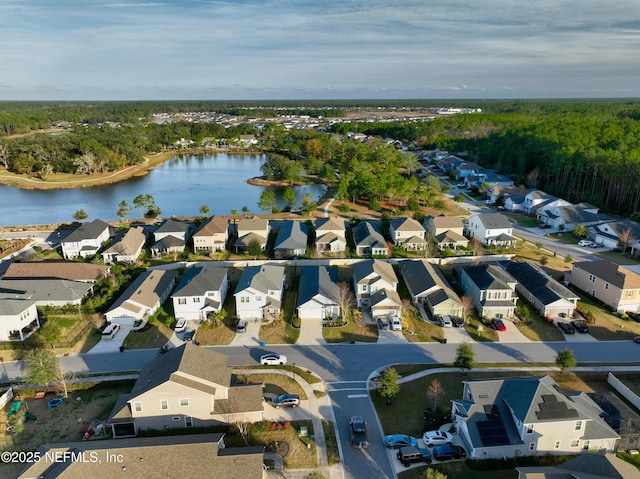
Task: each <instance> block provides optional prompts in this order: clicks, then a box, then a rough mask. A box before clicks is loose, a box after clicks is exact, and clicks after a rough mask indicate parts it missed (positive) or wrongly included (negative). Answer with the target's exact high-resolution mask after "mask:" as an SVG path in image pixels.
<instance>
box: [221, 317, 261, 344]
mask: <svg viewBox="0 0 640 479" xmlns="http://www.w3.org/2000/svg"><path fill="white" fill-rule="evenodd" d="M241 321H246V322H247V330H246V331H245V332H244V333H236V336H235V338H233V339H232V340H231V342H230V343H229V346H257V345H259V344H260V324H261V323H262V320H261V319H257V318H256V319H245V320H241Z"/></svg>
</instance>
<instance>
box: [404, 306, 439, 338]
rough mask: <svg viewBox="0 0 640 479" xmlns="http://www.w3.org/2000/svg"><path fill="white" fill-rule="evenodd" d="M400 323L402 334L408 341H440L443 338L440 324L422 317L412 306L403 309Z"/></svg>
mask: <svg viewBox="0 0 640 479" xmlns="http://www.w3.org/2000/svg"><path fill="white" fill-rule="evenodd" d="M402 323H403V328H402V334H403V335H404V337H405V338H406V339H407V341H409V342H412V343H413V342H420V343H425V342H433V341H438V342H440V341H442V340H443V339H444V330H443V329H442V328H441V327H440V326H438V325H435V324H432V323H429V322H427V321H425V320H424V319H422V316H420V313H419V312H418V310H416V309H415V307H414V306H411V309H410V310H406V309H405V312H404V314H403V315H402Z"/></svg>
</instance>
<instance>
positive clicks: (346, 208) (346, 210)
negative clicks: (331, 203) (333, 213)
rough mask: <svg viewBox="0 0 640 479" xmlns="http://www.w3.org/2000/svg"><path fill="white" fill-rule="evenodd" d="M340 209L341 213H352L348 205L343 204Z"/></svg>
mask: <svg viewBox="0 0 640 479" xmlns="http://www.w3.org/2000/svg"><path fill="white" fill-rule="evenodd" d="M338 209H339V210H340V212H341V213H348V212H349V211H351V208H350V207H349V205H348V204H346V203H342V204H341V205H340V208H338Z"/></svg>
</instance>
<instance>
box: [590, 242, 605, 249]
mask: <svg viewBox="0 0 640 479" xmlns="http://www.w3.org/2000/svg"><path fill="white" fill-rule="evenodd" d="M600 246H602V245H601V244H598V243H596V242H595V241H592V242H591V244H590V245H589V248H599V247H600Z"/></svg>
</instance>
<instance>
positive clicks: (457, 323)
mask: <svg viewBox="0 0 640 479" xmlns="http://www.w3.org/2000/svg"><path fill="white" fill-rule="evenodd" d="M451 322H452V323H453V327H454V328H464V321H463V320H462V318H459V317H457V316H453V317H452V318H451Z"/></svg>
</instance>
